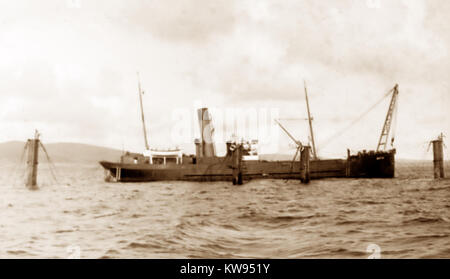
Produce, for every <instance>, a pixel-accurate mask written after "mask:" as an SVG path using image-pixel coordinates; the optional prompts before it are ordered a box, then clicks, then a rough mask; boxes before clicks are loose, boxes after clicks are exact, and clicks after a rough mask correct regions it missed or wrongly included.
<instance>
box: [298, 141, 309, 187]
mask: <svg viewBox="0 0 450 279" xmlns="http://www.w3.org/2000/svg"><path fill="white" fill-rule="evenodd" d="M310 154H311V147H310V146H303V149H302V151H301V152H300V168H301V169H300V172H301V174H300V180H301V182H302V183H305V184H307V183H309V180H310V174H309V172H310V171H309V160H310Z"/></svg>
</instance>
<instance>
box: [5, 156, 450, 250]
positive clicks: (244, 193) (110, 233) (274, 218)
mask: <svg viewBox="0 0 450 279" xmlns="http://www.w3.org/2000/svg"><path fill="white" fill-rule="evenodd" d="M39 167H40V170H39V178H38V181H39V190H36V191H31V190H28V189H27V188H26V187H25V186H24V183H23V173H21V172H20V171H13V170H12V168H9V166H4V167H2V168H0V173H1V177H0V191H1V195H0V258H369V257H378V258H450V180H446V179H444V180H434V179H433V178H432V174H433V172H432V166H431V163H424V164H422V165H404V166H399V165H398V166H397V175H396V176H397V177H396V178H395V179H322V180H313V181H311V183H310V184H308V185H304V184H301V183H300V182H299V181H297V180H289V181H286V180H253V181H248V182H245V184H244V185H242V186H233V185H232V183H231V182H204V183H193V182H149V183H108V182H104V180H103V177H104V173H103V170H102V168H101V167H100V166H99V165H96V164H93V165H70V164H69V165H57V167H56V170H57V172H56V180H55V179H54V178H53V177H52V176H51V174H50V172H49V169H48V168H47V167H46V166H45V165H40V166H39ZM22 171H23V170H22ZM446 171H447V174H448V175H450V172H449V171H448V168H447V170H446Z"/></svg>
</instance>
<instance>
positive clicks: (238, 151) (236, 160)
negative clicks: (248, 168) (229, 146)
mask: <svg viewBox="0 0 450 279" xmlns="http://www.w3.org/2000/svg"><path fill="white" fill-rule="evenodd" d="M233 149H234V150H232V152H233V153H232V156H231V160H232V169H233V185H236V184H237V185H242V144H235V147H234V148H233Z"/></svg>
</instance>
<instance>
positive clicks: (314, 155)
mask: <svg viewBox="0 0 450 279" xmlns="http://www.w3.org/2000/svg"><path fill="white" fill-rule="evenodd" d="M303 83H304V86H305V98H306V108H307V110H308V122H309V133H310V136H311V143H312V152H313V158H314V160H317V152H316V144H315V142H314V133H313V127H312V118H311V112H310V110H309V101H308V91H307V90H306V81H303Z"/></svg>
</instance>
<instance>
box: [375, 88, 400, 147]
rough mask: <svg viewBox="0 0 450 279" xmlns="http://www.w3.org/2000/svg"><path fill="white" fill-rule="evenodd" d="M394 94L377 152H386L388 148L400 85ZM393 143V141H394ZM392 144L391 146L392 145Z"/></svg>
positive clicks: (393, 90)
mask: <svg viewBox="0 0 450 279" xmlns="http://www.w3.org/2000/svg"><path fill="white" fill-rule="evenodd" d="M391 91H392V92H393V93H392V99H391V103H390V105H389V110H388V112H387V115H386V120H385V121H384V125H383V130H382V131H381V136H380V140H379V141H378V146H377V151H380V150H386V147H387V140H388V137H389V132H390V130H391V123H392V115H393V114H394V111H395V108H396V105H397V96H398V84H396V85H395V87H394V88H393V89H392V90H391ZM392 142H393V139H392ZM392 142H391V144H392Z"/></svg>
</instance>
